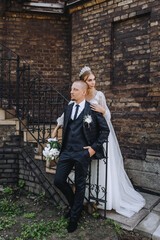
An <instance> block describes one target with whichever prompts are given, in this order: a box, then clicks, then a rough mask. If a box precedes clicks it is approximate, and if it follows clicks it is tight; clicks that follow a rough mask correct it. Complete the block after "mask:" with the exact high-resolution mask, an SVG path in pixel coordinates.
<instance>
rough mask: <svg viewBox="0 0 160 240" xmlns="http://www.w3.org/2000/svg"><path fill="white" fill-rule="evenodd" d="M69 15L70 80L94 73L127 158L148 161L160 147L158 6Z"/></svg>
mask: <svg viewBox="0 0 160 240" xmlns="http://www.w3.org/2000/svg"><path fill="white" fill-rule="evenodd" d="M96 3H97V4H96ZM70 13H71V14H72V80H75V79H77V78H78V74H79V72H80V69H81V67H83V66H84V65H89V66H90V67H91V68H92V70H93V72H94V74H95V75H96V80H97V83H96V84H97V88H98V89H99V90H102V91H103V92H104V93H105V96H106V99H107V104H108V106H109V108H110V110H111V113H112V122H113V125H114V128H115V130H116V134H117V136H118V140H119V143H120V145H121V148H122V150H123V154H124V156H125V157H135V158H138V159H144V157H145V151H146V149H147V148H155V149H156V148H159V141H160V128H159V110H160V106H159V100H160V88H159V78H160V77H159V60H158V59H159V56H160V50H159V49H160V48H158V45H159V41H158V38H159V37H158V36H159V35H158V34H159V29H160V25H159V24H158V23H159V16H160V4H159V1H153V0H150V1H148V0H143V1H138V0H126V1H122V0H115V1H90V2H88V3H86V4H84V5H83V6H79V7H74V8H73V9H71V10H70Z"/></svg>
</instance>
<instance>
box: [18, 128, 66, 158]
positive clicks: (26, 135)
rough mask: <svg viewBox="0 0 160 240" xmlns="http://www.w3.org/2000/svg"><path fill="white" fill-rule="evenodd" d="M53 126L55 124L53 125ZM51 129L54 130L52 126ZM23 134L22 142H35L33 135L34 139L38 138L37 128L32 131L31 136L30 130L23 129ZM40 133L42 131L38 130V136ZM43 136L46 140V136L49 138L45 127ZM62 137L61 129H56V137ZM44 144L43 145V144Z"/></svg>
mask: <svg viewBox="0 0 160 240" xmlns="http://www.w3.org/2000/svg"><path fill="white" fill-rule="evenodd" d="M54 127H55V126H54ZM53 130H54V128H53ZM23 133H24V134H23V136H24V142H36V140H35V139H34V137H35V138H36V139H38V130H35V131H34V132H32V134H33V136H32V134H31V133H30V132H28V131H27V130H25V129H24V130H23ZM41 135H42V133H41V132H40V136H41ZM44 138H45V139H46V140H47V139H48V138H49V136H48V130H47V129H46V130H45V134H44ZM61 138H62V129H60V130H59V131H58V139H61ZM39 139H41V137H40V138H39ZM44 146H45V145H44ZM40 149H42V148H41V147H40V146H39V147H38V151H39V150H40ZM41 152H42V150H40V153H41Z"/></svg>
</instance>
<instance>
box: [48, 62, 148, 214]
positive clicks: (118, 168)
mask: <svg viewBox="0 0 160 240" xmlns="http://www.w3.org/2000/svg"><path fill="white" fill-rule="evenodd" d="M79 77H80V79H81V80H83V81H85V82H86V83H87V84H88V92H87V96H86V100H87V101H89V102H90V103H91V106H92V110H94V111H97V112H101V113H102V114H103V116H104V118H105V119H106V121H107V124H108V126H109V129H110V134H109V139H108V163H107V164H108V166H107V210H111V209H114V210H115V211H116V212H117V213H119V214H121V215H124V216H126V217H131V216H132V215H133V214H135V213H136V212H138V211H139V210H140V209H141V208H143V207H144V205H145V199H144V198H143V197H142V196H141V195H140V194H139V193H138V192H137V191H135V189H134V188H133V185H132V183H131V182H130V180H129V178H128V176H127V174H126V172H125V169H124V165H123V157H122V154H121V151H120V147H119V144H118V141H117V137H116V135H115V132H114V129H113V126H112V123H111V113H110V111H109V109H108V107H107V105H106V99H105V96H104V94H103V93H102V92H101V91H97V90H96V88H95V84H96V81H95V76H94V75H93V73H92V71H91V69H90V68H89V67H86V66H85V67H84V68H82V70H81V72H80V74H79ZM57 123H58V125H57V127H56V128H55V130H54V132H53V135H54V136H56V135H57V130H58V128H59V127H60V126H63V114H62V116H61V117H60V118H58V119H57ZM105 165H106V163H105V161H103V160H100V161H99V173H100V174H99V185H100V186H101V189H103V187H104V183H105V178H106V171H105V169H106V166H105ZM96 169H97V167H96V161H95V160H94V161H92V162H91V184H95V183H96V181H97V180H96V179H95V176H96V175H97V173H96V171H97V170H96ZM100 194H101V195H102V193H100ZM98 208H103V207H102V206H100V205H98Z"/></svg>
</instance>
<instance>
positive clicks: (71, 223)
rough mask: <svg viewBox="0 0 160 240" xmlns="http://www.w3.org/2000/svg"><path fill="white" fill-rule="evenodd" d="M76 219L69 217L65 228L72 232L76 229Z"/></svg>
mask: <svg viewBox="0 0 160 240" xmlns="http://www.w3.org/2000/svg"><path fill="white" fill-rule="evenodd" d="M77 225H78V224H77V221H75V220H73V219H70V221H69V224H68V227H67V230H68V232H69V233H72V232H74V231H75V230H76V229H77Z"/></svg>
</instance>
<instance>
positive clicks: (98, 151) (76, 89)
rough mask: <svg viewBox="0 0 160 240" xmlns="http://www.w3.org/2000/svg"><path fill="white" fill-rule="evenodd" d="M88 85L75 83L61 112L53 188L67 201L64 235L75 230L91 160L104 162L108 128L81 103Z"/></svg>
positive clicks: (101, 117)
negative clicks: (71, 178) (72, 174)
mask: <svg viewBox="0 0 160 240" xmlns="http://www.w3.org/2000/svg"><path fill="white" fill-rule="evenodd" d="M87 89H88V85H87V84H86V83H85V82H83V81H75V82H74V83H73V84H72V88H71V99H72V100H73V101H75V102H74V103H72V104H69V105H68V106H67V108H66V110H65V112H64V126H63V136H62V149H61V153H60V157H59V162H58V165H57V171H56V175H55V179H54V184H55V186H56V187H58V188H59V189H60V190H61V192H62V193H63V194H64V195H65V197H66V198H67V200H68V202H69V205H70V211H69V213H68V217H70V221H69V224H68V227H67V230H68V232H73V231H75V230H76V228H77V222H78V219H79V217H80V213H81V210H82V206H83V200H84V196H85V184H86V177H87V169H88V165H89V163H90V160H91V157H92V156H93V155H95V156H96V157H97V158H104V153H103V143H104V142H105V141H106V140H107V136H108V134H109V128H108V125H107V123H106V120H105V119H104V117H103V116H102V114H101V113H98V112H95V111H92V110H91V108H90V104H89V102H87V101H86V100H85V96H86V92H87ZM73 166H74V167H75V188H76V190H75V194H74V193H73V191H72V188H71V187H70V185H69V184H68V183H67V182H66V180H67V177H68V175H69V173H70V172H71V170H72V168H73Z"/></svg>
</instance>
